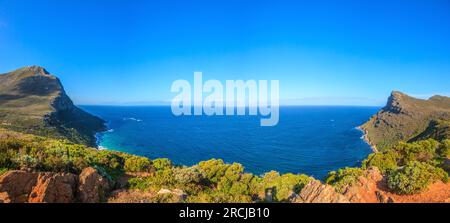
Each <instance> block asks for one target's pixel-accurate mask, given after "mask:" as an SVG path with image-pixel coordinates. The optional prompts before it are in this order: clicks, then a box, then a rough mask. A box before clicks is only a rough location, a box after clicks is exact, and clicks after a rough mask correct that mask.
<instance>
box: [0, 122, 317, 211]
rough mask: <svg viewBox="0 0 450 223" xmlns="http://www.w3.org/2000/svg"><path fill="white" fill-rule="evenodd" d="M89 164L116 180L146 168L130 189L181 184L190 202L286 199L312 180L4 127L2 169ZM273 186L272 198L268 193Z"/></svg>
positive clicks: (69, 168)
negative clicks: (186, 162) (176, 161)
mask: <svg viewBox="0 0 450 223" xmlns="http://www.w3.org/2000/svg"><path fill="white" fill-rule="evenodd" d="M88 166H91V167H94V168H96V169H97V170H98V171H99V173H100V174H102V175H103V176H105V177H106V178H108V179H110V180H112V181H115V180H118V179H119V177H121V176H123V175H124V174H125V173H126V172H129V173H133V172H139V173H142V172H146V173H147V174H144V175H143V176H137V177H134V178H131V179H129V187H130V188H131V189H136V190H142V191H147V192H152V193H155V194H156V193H157V192H158V191H159V190H161V189H171V190H173V189H180V190H182V191H184V192H185V193H187V194H188V195H189V196H188V199H187V200H186V202H263V201H265V200H266V199H268V200H270V201H274V202H286V201H288V199H289V197H290V196H291V195H292V194H293V193H298V192H300V190H301V189H302V188H303V186H304V185H305V184H306V183H308V181H309V180H311V178H310V177H308V176H306V175H296V174H283V175H280V174H279V173H278V172H274V171H272V172H269V173H266V174H264V175H263V176H256V175H253V174H250V173H246V172H245V170H244V167H243V166H242V165H241V164H238V163H232V164H227V163H224V162H223V161H222V160H220V159H211V160H208V161H203V162H200V163H199V164H197V165H194V166H191V167H186V166H176V165H173V164H172V163H171V161H170V160H169V159H165V158H163V159H155V160H150V159H148V158H145V157H139V156H133V155H129V154H125V153H121V152H115V151H108V150H101V151H99V150H96V149H92V148H89V147H87V146H84V145H79V144H73V143H71V142H69V141H67V140H56V139H49V138H46V137H40V136H33V135H27V134H20V133H15V132H11V131H9V130H4V129H0V170H1V171H2V172H4V171H6V170H9V169H21V168H30V169H33V170H37V171H54V172H70V173H75V174H79V173H80V172H81V171H82V170H83V169H84V168H86V167H88ZM267 191H270V192H271V193H270V194H271V196H270V198H268V197H266V194H267ZM154 201H155V202H162V201H164V202H172V201H176V198H175V197H174V196H173V195H170V194H157V195H155V198H154Z"/></svg>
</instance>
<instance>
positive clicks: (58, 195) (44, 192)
mask: <svg viewBox="0 0 450 223" xmlns="http://www.w3.org/2000/svg"><path fill="white" fill-rule="evenodd" d="M77 180H78V177H77V176H76V175H74V174H70V173H58V174H54V173H40V174H39V176H38V179H37V183H36V185H35V186H34V187H33V189H32V190H31V193H30V195H29V198H28V202H30V203H71V202H74V194H75V190H76V186H77Z"/></svg>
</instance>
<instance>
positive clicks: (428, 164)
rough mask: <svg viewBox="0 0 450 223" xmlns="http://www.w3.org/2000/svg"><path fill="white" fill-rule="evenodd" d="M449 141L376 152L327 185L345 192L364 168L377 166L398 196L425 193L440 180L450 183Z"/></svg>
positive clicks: (336, 173) (338, 173) (331, 178)
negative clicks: (449, 180)
mask: <svg viewBox="0 0 450 223" xmlns="http://www.w3.org/2000/svg"><path fill="white" fill-rule="evenodd" d="M449 141H450V140H448V139H447V140H444V141H442V142H438V141H436V140H434V139H427V140H423V141H417V142H413V143H405V142H400V143H398V144H397V145H396V146H393V147H392V148H390V149H385V150H384V152H380V153H373V154H371V155H369V157H368V158H367V159H366V160H364V161H363V163H362V168H344V169H340V170H338V171H333V172H330V174H329V176H328V177H327V179H326V180H325V181H326V183H328V184H331V185H333V186H335V188H336V190H337V191H338V192H343V190H344V189H345V187H346V186H347V185H351V184H352V183H354V182H356V179H357V177H359V176H361V174H362V171H363V170H364V169H368V168H370V167H377V168H378V169H379V170H380V171H381V172H382V173H383V174H384V175H385V176H386V177H387V181H388V187H389V188H390V189H391V190H392V191H394V192H396V193H398V194H414V193H419V192H422V191H423V190H424V189H425V188H427V186H428V185H429V184H431V183H433V182H435V181H437V180H441V181H444V182H447V180H448V173H447V172H446V170H447V171H448V170H449V169H448V168H447V167H446V163H445V160H447V159H448V155H449V150H450V142H449Z"/></svg>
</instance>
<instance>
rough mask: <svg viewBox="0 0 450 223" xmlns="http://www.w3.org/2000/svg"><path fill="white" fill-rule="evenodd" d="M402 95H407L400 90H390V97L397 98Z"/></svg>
mask: <svg viewBox="0 0 450 223" xmlns="http://www.w3.org/2000/svg"><path fill="white" fill-rule="evenodd" d="M402 96H408V95H407V94H405V93H403V92H400V91H392V92H391V97H394V98H399V97H402Z"/></svg>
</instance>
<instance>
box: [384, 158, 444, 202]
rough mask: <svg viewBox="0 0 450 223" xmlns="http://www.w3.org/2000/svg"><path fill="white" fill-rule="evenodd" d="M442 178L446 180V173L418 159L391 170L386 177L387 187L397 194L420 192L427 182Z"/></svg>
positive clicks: (426, 185)
mask: <svg viewBox="0 0 450 223" xmlns="http://www.w3.org/2000/svg"><path fill="white" fill-rule="evenodd" d="M437 180H442V181H444V182H447V181H448V174H447V173H446V172H445V171H444V170H443V169H441V168H438V167H434V166H432V165H430V164H427V163H424V162H418V161H412V162H409V163H408V164H407V165H405V166H404V167H402V168H399V169H398V170H396V171H393V172H392V173H391V174H390V175H389V176H388V178H387V183H388V187H389V188H390V189H391V190H393V191H394V192H396V193H398V194H415V193H419V192H422V191H423V190H424V189H425V188H427V187H428V185H429V184H431V183H433V182H435V181H437Z"/></svg>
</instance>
